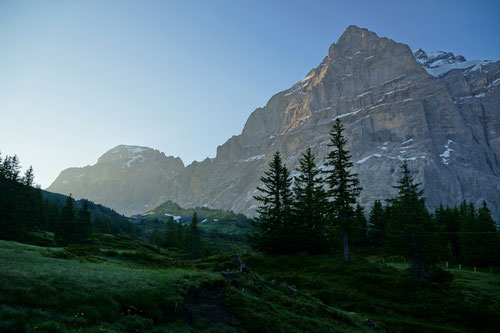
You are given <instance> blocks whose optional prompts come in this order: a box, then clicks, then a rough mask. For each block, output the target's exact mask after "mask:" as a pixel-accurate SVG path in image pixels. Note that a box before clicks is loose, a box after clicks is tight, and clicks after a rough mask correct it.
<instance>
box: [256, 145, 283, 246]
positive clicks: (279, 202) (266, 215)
mask: <svg viewBox="0 0 500 333" xmlns="http://www.w3.org/2000/svg"><path fill="white" fill-rule="evenodd" d="M260 180H261V181H262V183H263V184H264V186H263V187H257V190H258V191H260V192H262V194H261V195H257V196H255V197H254V198H255V200H257V201H258V202H260V206H259V207H258V208H257V213H258V214H259V215H258V216H257V218H256V219H255V222H254V225H255V227H256V228H257V229H258V230H259V232H257V233H254V234H253V235H251V236H250V237H249V239H250V241H251V242H252V244H253V246H255V247H256V248H258V249H260V250H262V251H265V252H289V250H290V246H289V245H290V244H289V243H288V242H287V240H286V237H285V236H284V235H286V234H289V232H290V216H291V205H292V200H293V198H292V192H291V189H290V186H291V177H290V172H289V171H288V169H287V168H286V167H285V165H283V163H282V161H281V155H280V153H279V152H276V153H275V154H274V156H273V159H272V160H271V162H270V163H269V170H268V171H266V172H265V173H264V177H262V178H261V179H260Z"/></svg>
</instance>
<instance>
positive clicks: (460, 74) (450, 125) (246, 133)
mask: <svg viewBox="0 0 500 333" xmlns="http://www.w3.org/2000/svg"><path fill="white" fill-rule="evenodd" d="M499 108H500V61H466V59H465V58H464V57H462V56H455V55H453V54H452V53H446V52H433V53H426V52H425V51H422V50H418V51H416V52H415V54H414V53H413V52H412V51H411V50H410V48H409V47H408V46H407V45H405V44H401V43H397V42H395V41H393V40H391V39H389V38H385V37H379V36H378V35H377V34H376V33H374V32H371V31H369V30H367V29H362V28H359V27H356V26H349V27H348V28H347V29H346V31H345V32H344V33H343V34H342V36H341V37H340V38H339V39H338V41H337V42H336V43H334V44H332V45H331V47H330V48H329V50H328V55H327V56H326V57H325V58H324V59H323V61H322V62H321V63H320V64H319V66H317V67H316V68H314V69H312V70H311V71H310V72H309V73H308V74H307V75H306V76H305V77H304V78H303V79H302V80H301V81H299V82H297V83H296V84H294V85H293V86H292V87H291V88H290V89H288V90H285V91H282V92H280V93H278V94H276V95H274V96H273V97H271V99H270V100H269V101H268V103H267V104H266V106H264V107H263V108H257V109H256V110H255V111H254V112H252V113H251V115H250V116H249V118H248V120H247V122H246V124H245V126H244V128H243V131H242V133H241V134H240V135H237V136H233V137H232V138H230V139H229V140H228V141H227V142H226V143H224V144H223V145H221V146H219V147H218V148H217V155H216V157H215V158H207V159H205V160H204V161H202V162H193V163H192V164H190V165H188V166H187V167H184V165H183V164H182V161H180V159H178V158H173V157H165V155H164V154H162V153H159V152H158V151H154V150H152V149H150V148H140V147H134V146H128V148H126V149H125V148H123V147H126V146H119V147H117V148H114V149H112V150H111V151H108V152H107V153H106V154H104V155H103V156H102V157H101V158H100V159H99V161H98V163H97V164H96V165H94V166H87V167H85V168H71V169H67V170H64V171H63V172H62V173H61V174H60V175H59V177H58V178H57V179H56V180H55V181H54V183H53V184H52V185H51V186H50V187H49V188H48V190H49V191H53V192H59V193H64V194H69V193H72V194H73V196H75V197H77V198H79V197H87V198H89V199H90V200H93V201H96V202H100V203H103V204H106V205H108V206H110V207H112V208H114V209H116V210H117V211H119V212H121V213H125V214H133V213H139V212H144V211H147V210H149V209H150V208H152V207H154V206H156V205H159V204H161V203H162V202H165V201H167V200H172V201H174V202H177V203H179V204H180V205H182V206H184V207H195V206H203V205H207V206H209V207H215V208H221V209H225V210H232V211H234V212H237V213H243V214H246V215H250V216H252V215H254V214H255V205H256V204H255V201H254V199H253V196H254V195H255V191H256V187H257V186H258V185H259V183H260V180H259V179H260V177H261V176H262V174H263V172H264V170H265V169H266V168H267V165H268V162H269V160H270V159H271V158H272V155H273V154H274V152H276V151H280V152H281V154H282V156H283V158H284V161H285V163H286V165H287V167H289V168H290V169H294V168H295V167H296V166H297V161H298V159H299V157H300V155H301V154H302V153H303V152H304V151H305V150H306V149H307V148H308V147H311V149H312V152H313V154H314V155H315V156H317V161H318V164H319V165H323V164H324V161H325V156H326V154H327V152H328V151H329V148H328V147H327V143H328V140H329V136H328V133H329V131H330V130H331V128H332V125H333V123H334V121H335V119H337V118H341V119H342V122H343V124H344V126H345V135H346V137H347V139H348V142H349V144H348V147H347V148H348V150H349V151H350V152H351V153H352V155H353V161H354V170H353V171H354V172H356V173H358V174H359V176H360V181H361V186H362V187H363V191H362V192H361V195H360V203H361V204H362V205H365V206H371V205H372V203H373V202H374V201H375V200H377V199H378V200H385V199H388V198H390V197H392V196H394V194H395V189H394V188H393V187H392V186H393V185H394V184H396V182H397V179H398V177H399V165H400V164H401V162H402V161H403V160H406V161H408V164H409V166H410V168H411V170H412V171H413V172H414V175H415V179H416V180H417V181H418V182H421V183H422V187H423V189H424V192H425V197H426V198H427V204H428V206H429V208H430V209H435V208H437V206H439V204H440V203H443V204H445V205H455V204H457V203H459V202H461V201H463V200H468V201H472V202H473V203H474V204H477V205H479V204H480V203H481V202H482V201H483V200H485V201H486V202H487V204H488V206H489V207H490V208H491V210H492V214H493V216H494V217H495V218H496V219H497V221H498V220H499V218H500V112H499ZM120 147H122V148H120ZM137 148H140V149H145V153H148V154H149V155H147V154H145V153H144V154H142V155H141V157H136V155H134V154H135V153H132V151H134V149H137ZM117 149H125V150H126V151H127V152H128V153H126V154H125V153H124V154H122V153H120V156H122V158H120V159H118V158H117V159H116V160H115V159H114V158H112V156H113V154H117V153H116V152H115V153H113V152H114V151H115V150H117ZM108 160H109V161H108ZM111 161H115V162H111ZM148 207H149V208H148Z"/></svg>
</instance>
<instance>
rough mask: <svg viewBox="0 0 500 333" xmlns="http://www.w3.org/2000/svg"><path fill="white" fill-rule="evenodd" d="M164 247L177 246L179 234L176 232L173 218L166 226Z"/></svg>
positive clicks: (170, 218)
mask: <svg viewBox="0 0 500 333" xmlns="http://www.w3.org/2000/svg"><path fill="white" fill-rule="evenodd" d="M163 246H164V247H171V246H177V232H176V226H175V222H174V218H173V217H172V216H170V217H169V219H168V220H167V223H166V224H165V233H164V236H163Z"/></svg>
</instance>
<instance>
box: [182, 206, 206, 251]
mask: <svg viewBox="0 0 500 333" xmlns="http://www.w3.org/2000/svg"><path fill="white" fill-rule="evenodd" d="M202 248H203V247H202V244H201V232H200V229H199V228H198V214H197V213H196V212H195V213H193V217H192V218H191V223H190V224H189V227H188V230H187V241H186V249H187V252H188V256H189V258H190V259H198V258H200V256H201V253H202Z"/></svg>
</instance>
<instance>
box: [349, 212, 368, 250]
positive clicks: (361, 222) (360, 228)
mask: <svg viewBox="0 0 500 333" xmlns="http://www.w3.org/2000/svg"><path fill="white" fill-rule="evenodd" d="M352 243H353V244H354V245H358V246H366V245H368V221H367V220H366V216H365V210H364V208H363V207H362V206H361V205H360V204H359V203H358V204H357V205H356V210H355V211H354V222H353V230H352Z"/></svg>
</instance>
